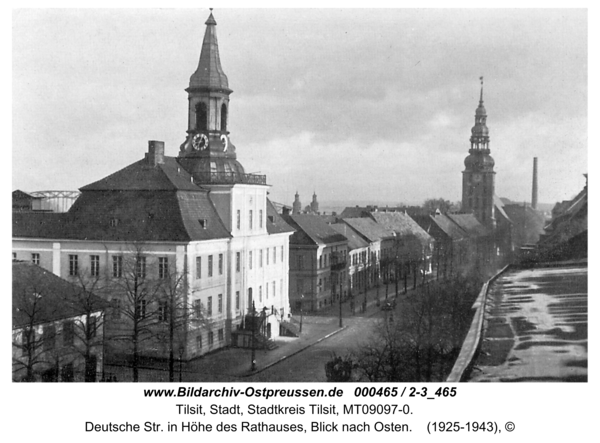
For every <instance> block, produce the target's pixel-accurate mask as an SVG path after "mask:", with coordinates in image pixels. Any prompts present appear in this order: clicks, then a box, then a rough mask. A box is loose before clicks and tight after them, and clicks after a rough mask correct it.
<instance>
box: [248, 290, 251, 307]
mask: <svg viewBox="0 0 600 443" xmlns="http://www.w3.org/2000/svg"><path fill="white" fill-rule="evenodd" d="M248 309H249V310H250V309H252V288H248Z"/></svg>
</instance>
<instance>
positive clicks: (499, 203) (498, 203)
mask: <svg viewBox="0 0 600 443" xmlns="http://www.w3.org/2000/svg"><path fill="white" fill-rule="evenodd" d="M494 207H495V208H496V209H497V210H498V212H499V213H500V215H501V216H502V217H504V218H505V219H506V220H507V221H508V222H509V223H512V222H513V221H512V220H511V219H510V217H509V216H508V214H507V213H506V211H505V210H504V202H503V201H502V199H500V198H499V197H498V196H497V195H496V194H494Z"/></svg>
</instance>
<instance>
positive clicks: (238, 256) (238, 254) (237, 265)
mask: <svg viewBox="0 0 600 443" xmlns="http://www.w3.org/2000/svg"><path fill="white" fill-rule="evenodd" d="M241 261H242V253H241V252H236V253H235V272H240V266H241V264H240V262H241Z"/></svg>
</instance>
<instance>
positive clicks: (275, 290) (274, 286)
mask: <svg viewBox="0 0 600 443" xmlns="http://www.w3.org/2000/svg"><path fill="white" fill-rule="evenodd" d="M276 288H277V286H276V285H275V280H273V298H275V297H276V296H277V289H276Z"/></svg>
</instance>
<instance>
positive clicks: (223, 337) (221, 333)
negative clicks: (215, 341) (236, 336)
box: [218, 328, 225, 342]
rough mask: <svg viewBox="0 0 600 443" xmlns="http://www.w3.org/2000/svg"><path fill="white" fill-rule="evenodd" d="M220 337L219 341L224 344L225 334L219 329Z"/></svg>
mask: <svg viewBox="0 0 600 443" xmlns="http://www.w3.org/2000/svg"><path fill="white" fill-rule="evenodd" d="M218 336H219V341H220V342H222V341H223V340H225V332H224V331H223V328H221V329H219V331H218Z"/></svg>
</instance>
